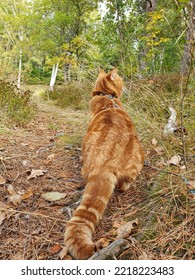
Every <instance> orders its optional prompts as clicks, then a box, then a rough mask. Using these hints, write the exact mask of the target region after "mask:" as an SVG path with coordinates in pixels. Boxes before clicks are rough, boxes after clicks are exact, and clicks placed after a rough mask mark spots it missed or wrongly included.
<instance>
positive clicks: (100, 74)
mask: <svg viewBox="0 0 195 280" xmlns="http://www.w3.org/2000/svg"><path fill="white" fill-rule="evenodd" d="M105 75H106V72H105V71H104V70H103V69H100V70H99V75H98V78H102V77H104V76H105Z"/></svg>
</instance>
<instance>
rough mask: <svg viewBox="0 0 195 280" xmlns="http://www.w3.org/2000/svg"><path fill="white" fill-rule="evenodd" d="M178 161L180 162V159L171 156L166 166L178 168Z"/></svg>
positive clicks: (177, 156)
mask: <svg viewBox="0 0 195 280" xmlns="http://www.w3.org/2000/svg"><path fill="white" fill-rule="evenodd" d="M180 161H181V157H180V156H179V155H176V156H173V157H172V158H171V159H170V160H168V161H167V164H168V165H176V166H178V165H179V163H180Z"/></svg>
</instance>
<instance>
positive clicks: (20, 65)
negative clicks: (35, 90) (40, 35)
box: [17, 50, 22, 91]
mask: <svg viewBox="0 0 195 280" xmlns="http://www.w3.org/2000/svg"><path fill="white" fill-rule="evenodd" d="M21 73H22V50H20V58H19V67H18V82H17V88H18V90H19V91H20V86H21Z"/></svg>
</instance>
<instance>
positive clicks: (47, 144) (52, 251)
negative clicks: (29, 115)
mask: <svg viewBox="0 0 195 280" xmlns="http://www.w3.org/2000/svg"><path fill="white" fill-rule="evenodd" d="M33 101H34V102H35V103H36V104H37V107H38V111H37V115H36V117H35V118H34V120H33V121H31V122H30V123H28V124H27V125H26V126H25V127H24V128H17V127H16V128H13V129H6V130H4V131H1V133H0V172H1V176H2V177H1V180H6V182H5V183H4V184H1V185H0V259H60V257H61V255H60V252H61V250H62V249H63V247H64V244H63V234H64V229H65V225H66V222H67V220H69V218H70V215H71V213H72V211H73V210H74V209H75V207H76V206H77V205H78V203H79V201H80V198H81V196H82V190H83V187H84V182H83V181H82V178H81V175H80V170H81V165H82V163H81V149H80V144H81V139H82V136H83V134H84V132H85V130H86V124H87V122H88V116H87V113H86V112H84V111H73V110H70V109H66V110H62V109H60V108H59V107H56V106H55V105H54V104H53V103H52V102H45V101H44V100H43V99H42V98H41V90H40V89H39V88H37V89H35V93H34V96H33ZM32 170H36V171H35V173H33V172H32ZM137 184H139V180H138V181H137ZM52 192H57V195H59V194H60V195H61V194H62V196H63V197H62V198H61V199H57V200H54V201H49V200H50V199H48V198H46V199H45V198H43V195H44V194H45V193H50V195H51V196H52V198H53V197H55V196H56V193H55V194H53V193H52ZM144 198H145V191H144V192H143V190H142V189H140V188H137V187H136V185H135V184H134V185H132V188H131V189H130V190H129V191H128V192H126V193H125V194H120V193H114V194H113V196H112V198H111V201H110V202H109V205H108V207H107V210H106V213H105V215H104V218H103V220H102V222H100V224H99V225H98V228H97V231H96V236H95V237H94V238H95V240H97V239H99V238H102V237H105V238H106V240H109V241H112V240H114V239H115V237H116V227H117V223H118V224H120V223H121V220H123V219H129V218H131V217H132V219H133V218H134V215H135V214H136V212H137V210H136V208H134V205H135V204H137V203H139V202H141V201H143V200H144ZM114 222H115V228H114V229H113V223H114Z"/></svg>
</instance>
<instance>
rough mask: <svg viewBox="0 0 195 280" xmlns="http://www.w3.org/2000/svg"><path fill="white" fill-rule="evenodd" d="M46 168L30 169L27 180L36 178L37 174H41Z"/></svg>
mask: <svg viewBox="0 0 195 280" xmlns="http://www.w3.org/2000/svg"><path fill="white" fill-rule="evenodd" d="M46 172H47V170H41V169H32V170H31V173H30V175H29V176H28V177H27V180H30V179H34V178H37V177H39V176H43V175H44V174H45V173H46Z"/></svg>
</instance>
